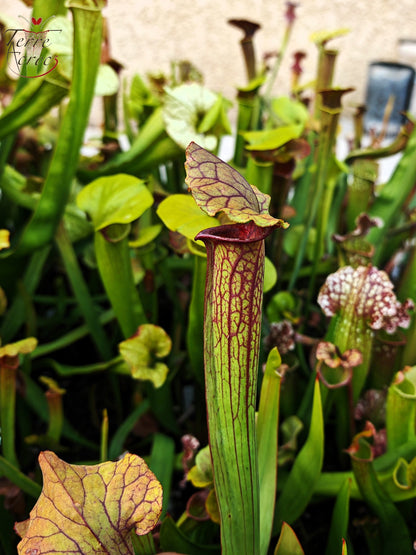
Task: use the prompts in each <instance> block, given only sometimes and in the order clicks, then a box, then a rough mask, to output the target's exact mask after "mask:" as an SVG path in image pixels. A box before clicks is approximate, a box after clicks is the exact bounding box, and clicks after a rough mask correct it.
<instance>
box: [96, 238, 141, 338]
mask: <svg viewBox="0 0 416 555" xmlns="http://www.w3.org/2000/svg"><path fill="white" fill-rule="evenodd" d="M94 246H95V254H96V258H97V264H98V269H99V271H100V276H101V279H102V281H103V284H104V288H105V290H106V292H107V295H108V298H109V299H110V302H111V305H112V307H113V309H114V313H115V315H116V317H117V320H118V321H119V324H120V327H121V329H122V332H123V335H124V337H125V338H128V337H131V336H132V335H133V334H134V333H136V331H137V328H138V326H139V325H140V324H144V323H145V322H146V316H145V314H144V311H143V306H142V303H141V300H140V297H139V294H138V292H137V289H136V286H135V284H134V280H133V270H132V267H131V260H130V250H129V245H128V238H127V237H124V238H123V239H121V240H119V241H117V242H110V241H108V240H107V239H106V238H105V237H104V236H103V234H102V233H101V232H100V231H98V232H96V233H95V238H94Z"/></svg>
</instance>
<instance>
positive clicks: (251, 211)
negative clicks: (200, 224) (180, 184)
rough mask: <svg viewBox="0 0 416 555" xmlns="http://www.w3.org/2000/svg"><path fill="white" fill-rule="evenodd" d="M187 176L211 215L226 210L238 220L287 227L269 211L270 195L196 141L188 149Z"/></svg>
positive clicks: (196, 194)
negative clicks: (262, 191) (251, 183)
mask: <svg viewBox="0 0 416 555" xmlns="http://www.w3.org/2000/svg"><path fill="white" fill-rule="evenodd" d="M185 168H186V173H187V176H186V179H185V182H186V183H187V185H188V187H189V190H190V191H191V193H192V196H193V197H194V199H195V201H196V203H197V205H198V206H199V207H200V208H201V210H203V211H204V212H205V213H206V214H208V215H209V216H215V215H216V214H218V213H219V212H223V213H224V214H227V216H228V217H229V219H230V220H232V221H233V222H236V223H246V222H249V221H253V222H254V223H255V224H257V225H258V226H260V227H269V226H278V227H284V228H286V227H288V224H287V223H286V222H284V221H283V220H280V219H276V218H273V217H272V216H270V214H269V213H268V208H269V204H270V197H269V195H265V194H263V193H261V192H260V191H259V190H258V189H257V187H254V186H253V185H250V184H249V183H248V182H247V181H246V180H245V179H244V177H243V176H242V175H240V174H239V173H238V172H237V171H236V170H235V169H234V168H232V167H231V166H230V165H228V164H226V163H225V162H223V161H222V160H220V159H219V158H217V156H214V155H213V154H211V153H210V152H207V151H206V150H205V149H204V148H202V147H200V146H199V145H197V144H196V143H193V142H192V143H190V144H189V146H188V148H187V149H186V163H185Z"/></svg>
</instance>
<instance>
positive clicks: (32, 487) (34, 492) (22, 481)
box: [0, 455, 42, 498]
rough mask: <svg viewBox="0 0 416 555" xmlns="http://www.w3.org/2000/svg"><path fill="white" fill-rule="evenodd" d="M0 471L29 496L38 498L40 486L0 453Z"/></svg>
mask: <svg viewBox="0 0 416 555" xmlns="http://www.w3.org/2000/svg"><path fill="white" fill-rule="evenodd" d="M0 473H1V474H2V475H3V476H6V478H8V479H9V480H10V481H11V482H12V483H13V484H15V485H16V486H18V487H19V488H20V489H21V490H22V491H24V492H25V493H27V494H28V495H30V496H31V497H35V498H38V497H39V495H40V492H41V491H42V487H41V486H40V485H39V484H37V483H36V482H34V481H33V480H31V479H30V478H29V477H28V476H26V474H23V472H20V470H18V469H17V468H16V467H15V466H13V465H12V464H11V463H9V461H7V460H6V459H5V458H4V457H2V456H1V455H0Z"/></svg>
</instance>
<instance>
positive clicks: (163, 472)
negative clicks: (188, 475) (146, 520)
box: [149, 433, 175, 519]
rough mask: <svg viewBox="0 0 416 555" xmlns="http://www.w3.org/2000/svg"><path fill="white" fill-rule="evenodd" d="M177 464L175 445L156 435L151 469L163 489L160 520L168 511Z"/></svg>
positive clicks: (164, 437)
mask: <svg viewBox="0 0 416 555" xmlns="http://www.w3.org/2000/svg"><path fill="white" fill-rule="evenodd" d="M174 464H175V443H174V441H173V439H172V438H171V437H168V436H166V435H165V434H160V433H157V434H155V437H154V440H153V446H152V452H151V454H150V461H149V468H150V469H151V470H152V472H154V474H155V476H156V478H157V479H158V480H159V482H160V483H161V484H162V487H163V509H162V513H161V515H160V518H162V519H163V518H164V516H165V515H166V512H167V509H168V502H169V498H170V487H171V483H172V473H173V468H174Z"/></svg>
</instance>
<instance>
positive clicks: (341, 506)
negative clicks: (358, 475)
mask: <svg viewBox="0 0 416 555" xmlns="http://www.w3.org/2000/svg"><path fill="white" fill-rule="evenodd" d="M351 483H352V480H351V479H347V480H345V482H344V483H343V484H342V487H341V489H340V491H339V493H338V495H337V499H336V501H335V506H334V510H333V513H332V520H331V526H330V529H329V537H328V543H327V546H326V551H325V555H332V554H333V553H339V551H340V550H341V549H342V545H343V538H345V536H346V535H347V529H348V520H349V505H350V491H351Z"/></svg>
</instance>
